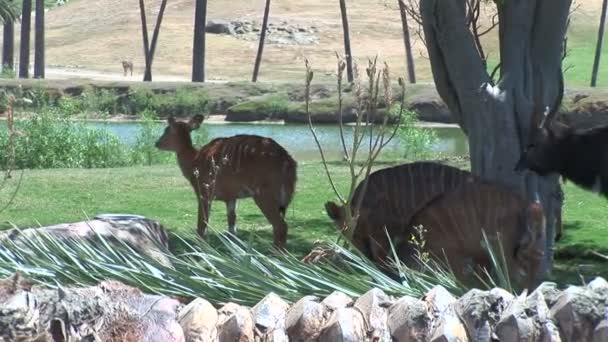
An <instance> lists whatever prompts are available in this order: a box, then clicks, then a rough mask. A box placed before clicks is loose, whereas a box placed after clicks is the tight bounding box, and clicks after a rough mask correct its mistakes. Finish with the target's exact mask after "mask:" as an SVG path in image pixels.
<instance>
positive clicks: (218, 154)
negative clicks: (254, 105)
mask: <svg viewBox="0 0 608 342" xmlns="http://www.w3.org/2000/svg"><path fill="white" fill-rule="evenodd" d="M203 120H204V117H203V116H202V115H196V116H194V117H192V118H191V119H190V120H189V121H187V122H184V121H177V120H175V119H174V118H173V117H169V119H168V124H169V125H168V126H167V127H166V128H165V131H164V133H163V135H162V136H161V137H160V138H159V139H158V141H157V142H156V147H157V148H159V149H161V150H166V151H173V152H175V153H176V154H177V163H178V165H179V167H180V169H181V171H182V174H183V175H184V177H186V179H188V181H190V184H191V185H192V188H193V189H194V192H195V194H196V197H197V199H198V223H197V232H198V234H199V235H200V236H201V237H203V238H204V237H205V235H206V230H207V224H208V219H209V210H210V207H211V201H212V200H214V199H215V200H220V201H223V202H225V203H226V208H227V216H228V230H229V231H230V232H231V233H232V234H236V227H235V224H236V213H235V210H236V204H237V199H239V198H247V197H253V200H254V201H255V204H256V205H257V206H258V207H259V208H260V210H261V211H262V213H263V214H264V216H265V217H266V219H268V221H269V222H270V224H271V225H272V228H273V235H274V245H275V246H276V247H277V248H278V249H285V244H286V241H287V224H286V223H285V211H286V210H287V207H288V206H289V203H290V202H291V199H292V197H293V193H294V189H295V185H296V181H297V176H296V171H297V163H296V161H295V160H294V159H293V158H292V157H291V156H290V155H289V153H288V152H287V151H286V150H285V149H284V148H283V147H282V146H281V145H279V144H278V143H277V142H275V141H274V140H273V139H271V138H266V137H260V136H257V135H235V136H232V137H227V138H216V139H214V140H212V141H211V142H209V143H208V144H206V145H205V146H203V147H202V148H201V149H200V150H197V149H196V148H195V147H194V146H193V144H192V139H191V137H190V132H191V131H193V130H195V129H198V128H199V127H200V125H201V123H202V122H203Z"/></svg>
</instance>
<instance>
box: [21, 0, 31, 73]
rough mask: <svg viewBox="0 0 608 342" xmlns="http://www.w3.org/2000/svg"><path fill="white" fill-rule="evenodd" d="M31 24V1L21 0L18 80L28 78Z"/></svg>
mask: <svg viewBox="0 0 608 342" xmlns="http://www.w3.org/2000/svg"><path fill="white" fill-rule="evenodd" d="M31 22H32V0H23V7H22V10H21V41H20V42H19V78H28V77H29V66H30V30H31Z"/></svg>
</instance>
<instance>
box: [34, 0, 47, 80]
mask: <svg viewBox="0 0 608 342" xmlns="http://www.w3.org/2000/svg"><path fill="white" fill-rule="evenodd" d="M35 30H36V32H35V37H34V38H35V41H34V44H35V49H34V78H44V48H45V47H44V0H36V28H35Z"/></svg>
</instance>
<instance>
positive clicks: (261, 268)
mask: <svg viewBox="0 0 608 342" xmlns="http://www.w3.org/2000/svg"><path fill="white" fill-rule="evenodd" d="M216 233H217V232H216ZM217 236H218V237H219V241H220V242H221V243H220V245H219V246H218V247H213V246H211V245H210V244H208V243H207V242H206V241H203V240H200V239H198V238H196V237H194V238H195V239H197V240H196V246H194V245H192V244H191V243H189V242H188V241H186V240H185V239H182V238H180V237H179V236H176V238H177V239H181V240H182V243H183V245H184V246H186V247H185V250H184V252H183V253H182V254H180V255H174V254H172V253H170V252H169V251H167V250H165V251H163V253H164V254H166V257H167V258H168V259H169V260H171V263H172V264H173V267H170V266H167V265H162V264H161V263H159V262H157V261H156V260H154V259H152V258H151V257H149V256H146V255H144V254H141V253H138V252H137V251H135V250H134V249H132V248H131V247H130V246H128V245H127V244H125V243H119V244H117V243H115V241H114V243H111V242H110V241H108V240H107V239H105V238H104V237H102V236H98V239H99V243H95V244H92V243H90V242H86V241H82V240H75V239H58V238H56V237H52V236H51V235H49V234H46V233H43V232H39V233H37V234H35V235H33V236H32V237H29V238H27V237H26V238H25V239H24V240H23V242H21V243H20V244H16V243H14V242H12V241H11V240H8V239H5V240H3V241H0V277H5V276H7V275H9V274H12V273H14V272H17V271H18V272H21V273H22V274H24V275H26V276H27V277H29V278H30V279H32V280H34V281H36V282H38V283H39V284H42V285H45V286H48V287H57V286H59V285H68V284H75V285H79V286H85V285H94V284H97V283H98V282H99V281H102V280H105V279H114V280H118V281H121V282H123V283H125V284H127V285H132V286H136V287H139V288H141V289H142V290H143V291H146V292H149V293H157V294H163V295H168V296H179V297H184V298H193V297H202V298H205V299H207V300H209V301H210V302H212V303H214V304H218V305H220V304H221V303H225V302H228V301H231V302H235V303H239V304H243V305H253V304H255V303H257V302H258V301H259V300H261V299H262V298H263V297H264V296H266V295H267V294H268V293H270V292H274V293H276V294H277V295H279V296H280V297H281V298H283V299H285V300H287V301H291V302H293V301H296V300H298V299H300V298H301V297H302V296H305V295H316V296H325V295H328V294H330V293H331V292H333V291H341V292H343V293H345V294H347V295H349V296H353V297H356V296H359V295H361V294H363V293H365V292H367V291H368V290H369V289H371V288H373V287H376V288H379V289H381V290H383V291H385V292H386V293H387V294H390V295H395V296H403V295H410V296H415V297H418V296H422V295H423V294H424V293H426V292H427V291H428V290H429V289H431V288H432V287H433V286H435V285H442V286H444V287H445V288H446V289H448V290H449V291H450V292H451V293H452V294H454V295H460V294H463V293H464V292H465V291H466V290H467V289H466V288H465V287H463V286H462V285H461V284H460V283H459V282H458V281H457V280H456V279H455V277H454V276H453V275H452V274H451V273H450V272H449V271H445V270H442V269H440V268H439V267H438V264H435V263H432V262H428V263H427V264H426V267H428V268H429V269H428V270H422V271H414V270H412V269H409V268H407V267H406V266H405V265H403V264H401V263H396V266H395V267H398V269H399V274H400V279H398V280H396V279H392V278H390V277H389V276H387V275H386V274H384V273H383V272H382V271H380V270H379V269H378V268H377V267H376V266H375V265H374V264H373V263H371V262H370V261H369V260H368V259H366V258H365V257H364V256H362V255H361V254H360V253H359V252H358V251H357V250H356V249H354V248H344V247H342V246H340V245H338V244H336V243H332V242H328V245H329V247H330V248H333V249H334V251H335V252H336V253H338V254H339V255H340V257H339V258H337V259H334V260H327V261H325V262H323V263H314V264H307V263H305V262H302V261H300V260H299V259H298V258H297V257H296V256H294V255H291V254H288V253H287V254H280V255H274V256H269V255H266V254H264V253H261V252H259V251H257V250H256V249H253V248H252V247H250V245H249V244H247V243H245V242H243V241H241V240H239V239H238V238H236V237H234V236H230V237H229V236H228V235H223V234H219V233H218V234H217ZM266 247H268V249H270V248H271V246H270V245H268V246H266Z"/></svg>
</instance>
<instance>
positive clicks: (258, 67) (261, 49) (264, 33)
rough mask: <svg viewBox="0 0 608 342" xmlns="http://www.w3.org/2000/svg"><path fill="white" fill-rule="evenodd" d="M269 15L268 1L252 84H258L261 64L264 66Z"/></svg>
mask: <svg viewBox="0 0 608 342" xmlns="http://www.w3.org/2000/svg"><path fill="white" fill-rule="evenodd" d="M268 13H270V0H266V6H265V7H264V18H263V20H262V30H261V31H260V44H259V45H258V53H257V55H256V56H255V65H254V66H253V76H252V77H251V82H257V80H258V73H259V72H260V64H262V53H263V52H264V41H265V40H266V30H267V29H268Z"/></svg>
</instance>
